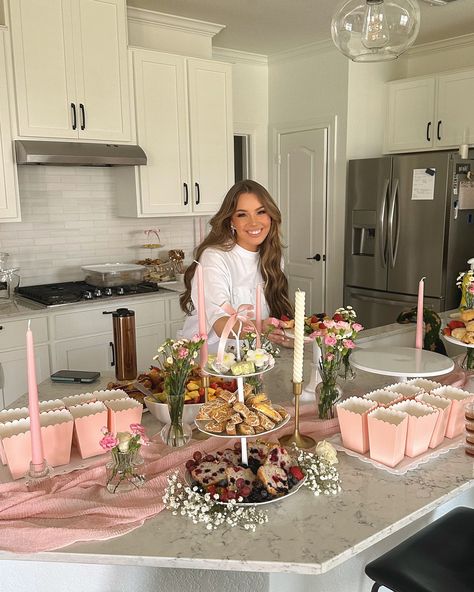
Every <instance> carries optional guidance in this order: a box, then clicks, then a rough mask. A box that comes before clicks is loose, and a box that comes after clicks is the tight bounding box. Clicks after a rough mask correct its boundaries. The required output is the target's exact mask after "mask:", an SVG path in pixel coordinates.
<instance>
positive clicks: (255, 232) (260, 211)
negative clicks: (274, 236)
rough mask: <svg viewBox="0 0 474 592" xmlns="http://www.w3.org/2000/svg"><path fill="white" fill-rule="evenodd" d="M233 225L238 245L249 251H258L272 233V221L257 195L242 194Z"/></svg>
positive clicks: (234, 214) (233, 216)
mask: <svg viewBox="0 0 474 592" xmlns="http://www.w3.org/2000/svg"><path fill="white" fill-rule="evenodd" d="M231 224H232V226H233V227H234V228H235V239H236V242H237V244H238V245H240V246H241V247H242V248H243V249H246V250H247V251H258V247H259V246H260V245H261V244H262V243H263V241H264V240H265V239H266V238H267V236H268V233H269V232H270V227H271V225H272V219H271V218H270V216H269V214H268V213H267V212H266V210H265V207H264V206H263V205H262V202H261V201H260V199H259V198H258V197H257V196H256V195H255V193H242V194H241V195H240V196H239V199H238V201H237V207H236V210H235V212H234V213H233V215H232V218H231Z"/></svg>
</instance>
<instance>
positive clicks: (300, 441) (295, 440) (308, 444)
mask: <svg viewBox="0 0 474 592" xmlns="http://www.w3.org/2000/svg"><path fill="white" fill-rule="evenodd" d="M302 391H303V383H302V382H294V383H293V394H294V396H295V429H294V432H293V433H292V434H287V435H286V436H282V437H281V438H279V440H280V442H281V443H282V445H283V446H286V447H288V446H289V445H290V444H294V445H295V446H296V447H297V448H303V449H306V448H312V447H313V446H315V445H316V440H314V439H313V438H311V437H310V436H304V435H303V434H300V396H301V393H302Z"/></svg>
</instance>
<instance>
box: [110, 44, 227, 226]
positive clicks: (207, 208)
mask: <svg viewBox="0 0 474 592" xmlns="http://www.w3.org/2000/svg"><path fill="white" fill-rule="evenodd" d="M132 55H133V77H134V91H135V109H136V125H137V141H138V143H139V144H140V146H141V147H142V148H143V149H144V150H145V152H146V154H147V158H148V163H147V166H146V167H135V169H132V170H130V169H127V170H124V169H122V170H117V171H116V173H117V175H118V176H119V182H118V187H119V191H120V195H119V215H121V216H133V217H156V216H182V215H201V214H202V215H208V214H213V213H215V212H216V210H217V209H218V207H219V205H220V203H221V201H222V198H223V197H224V195H225V194H226V192H227V190H228V189H229V187H230V186H231V185H232V184H233V182H234V172H233V134H232V109H231V101H232V96H231V66H230V64H225V63H222V62H214V61H210V60H201V59H190V58H185V57H183V56H178V55H172V54H165V53H160V52H156V51H149V50H141V49H134V50H132Z"/></svg>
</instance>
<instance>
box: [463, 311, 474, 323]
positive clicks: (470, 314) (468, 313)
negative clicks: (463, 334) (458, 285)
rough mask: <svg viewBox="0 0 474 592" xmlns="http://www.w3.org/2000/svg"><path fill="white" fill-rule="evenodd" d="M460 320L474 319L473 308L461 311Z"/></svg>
mask: <svg viewBox="0 0 474 592" xmlns="http://www.w3.org/2000/svg"><path fill="white" fill-rule="evenodd" d="M461 321H464V322H465V323H466V322H468V321H474V308H467V309H466V310H462V311H461Z"/></svg>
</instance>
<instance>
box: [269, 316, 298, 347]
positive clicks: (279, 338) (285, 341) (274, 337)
mask: <svg viewBox="0 0 474 592" xmlns="http://www.w3.org/2000/svg"><path fill="white" fill-rule="evenodd" d="M262 331H263V333H266V335H267V337H268V340H269V341H271V342H272V343H275V344H276V345H281V346H282V347H293V346H294V340H293V339H292V338H291V337H288V336H287V335H286V334H285V331H284V330H283V329H282V328H281V326H280V321H279V320H278V319H275V318H273V317H269V318H268V319H264V320H263V321H262Z"/></svg>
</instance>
